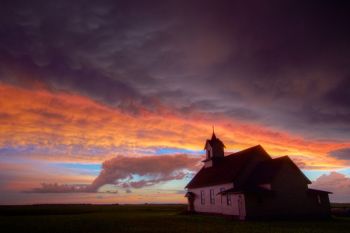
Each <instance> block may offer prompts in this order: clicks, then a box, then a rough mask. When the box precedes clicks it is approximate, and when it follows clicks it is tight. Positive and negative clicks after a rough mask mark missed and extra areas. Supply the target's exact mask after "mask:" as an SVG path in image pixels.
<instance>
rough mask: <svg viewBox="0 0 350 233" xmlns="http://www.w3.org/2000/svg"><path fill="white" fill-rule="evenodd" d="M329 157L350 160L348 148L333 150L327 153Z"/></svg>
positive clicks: (349, 149)
mask: <svg viewBox="0 0 350 233" xmlns="http://www.w3.org/2000/svg"><path fill="white" fill-rule="evenodd" d="M329 155H330V156H332V157H334V158H337V159H341V160H350V148H342V149H338V150H333V151H330V152H329Z"/></svg>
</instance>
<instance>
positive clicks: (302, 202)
mask: <svg viewBox="0 0 350 233" xmlns="http://www.w3.org/2000/svg"><path fill="white" fill-rule="evenodd" d="M224 148H225V145H224V143H223V142H222V141H221V140H220V139H219V138H217V137H216V135H215V133H214V132H213V135H212V137H211V139H210V140H209V139H208V140H207V141H206V143H205V148H204V149H205V151H206V159H205V160H203V161H202V162H203V163H204V164H203V167H202V168H201V169H200V170H199V171H198V173H197V174H196V175H195V176H194V177H193V179H192V180H191V181H190V182H189V183H188V184H187V186H186V187H185V188H186V189H187V193H186V197H187V199H188V210H189V211H191V212H197V213H211V214H223V215H230V216H232V217H234V218H237V219H240V220H245V219H271V218H327V217H329V216H330V202H329V197H328V194H330V192H327V191H322V190H316V189H311V188H308V185H309V184H311V181H310V180H309V179H308V178H307V177H306V176H305V175H304V174H303V172H302V171H301V170H300V169H299V168H298V167H297V165H296V164H295V163H294V162H293V161H292V160H291V159H290V158H289V157H288V156H283V157H279V158H271V156H270V155H269V154H268V153H267V152H266V151H265V150H264V148H263V147H262V146H260V145H257V146H254V147H250V148H248V149H245V150H242V151H239V152H236V153H233V154H230V155H226V156H225V155H224Z"/></svg>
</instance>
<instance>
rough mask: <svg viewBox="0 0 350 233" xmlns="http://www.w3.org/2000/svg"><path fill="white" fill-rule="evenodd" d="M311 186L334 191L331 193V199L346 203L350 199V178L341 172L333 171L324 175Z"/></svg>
mask: <svg viewBox="0 0 350 233" xmlns="http://www.w3.org/2000/svg"><path fill="white" fill-rule="evenodd" d="M311 187H312V188H316V189H321V190H327V191H330V192H333V194H331V195H330V199H331V201H337V202H344V203H345V202H349V201H350V178H349V177H347V176H345V175H343V174H341V173H338V172H331V173H330V174H328V175H322V176H320V177H319V178H317V180H316V181H314V182H313V183H312V184H311Z"/></svg>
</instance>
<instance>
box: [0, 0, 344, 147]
mask: <svg viewBox="0 0 350 233" xmlns="http://www.w3.org/2000/svg"><path fill="white" fill-rule="evenodd" d="M183 4H184V3H183V2H178V1H172V2H170V1H154V2H153V1H152V2H151V3H150V2H147V4H146V3H140V2H136V1H135V2H134V1H127V2H126V1H98V2H96V1H74V2H72V1H59V2H48V1H39V4H38V3H37V2H36V3H32V2H31V3H30V4H29V3H27V2H24V1H4V4H3V5H2V8H1V10H0V11H1V12H0V13H1V14H0V15H1V16H0V34H1V35H2V36H1V37H0V54H1V55H0V61H1V64H2V65H0V73H1V80H3V81H5V82H10V83H13V84H17V85H19V84H21V85H24V86H29V85H28V83H33V82H34V83H38V82H39V83H44V84H45V85H46V86H47V87H48V88H50V89H51V90H53V91H57V90H59V91H70V92H77V93H79V94H82V95H85V96H89V97H91V98H93V99H95V100H98V101H101V102H103V103H106V104H109V105H112V106H116V107H119V108H122V109H125V110H126V111H130V112H132V113H137V110H136V109H137V107H135V106H138V105H143V106H145V107H146V108H148V109H150V110H152V111H157V109H158V108H157V106H158V105H159V104H165V105H168V106H171V107H172V108H173V109H174V111H175V112H179V114H183V113H186V114H190V113H191V112H193V111H202V112H204V113H206V115H207V116H208V117H212V118H215V116H216V115H217V114H218V113H219V114H226V115H227V116H229V117H231V118H235V119H239V120H242V119H243V120H248V121H252V122H258V123H261V124H265V125H268V126H270V127H274V128H278V129H285V130H288V131H291V132H294V133H303V135H305V136H307V137H312V138H325V137H327V138H329V137H332V138H334V139H342V140H346V139H349V134H348V132H349V130H350V122H349V119H350V108H349V106H350V105H349V104H348V103H349V101H350V99H349V92H348V89H349V88H348V87H349V80H350V79H349V74H350V69H349V63H350V56H349V54H350V48H349V46H348V41H349V40H350V29H349V27H348V25H347V22H348V21H349V14H348V11H349V9H350V7H349V3H347V2H340V1H338V2H329V1H318V2H313V1H308V2H305V1H272V0H271V1H264V2H261V1H244V2H242V1H220V2H214V1H200V4H199V1H186V5H183ZM62 12H64V14H63V13H62ZM14 69H15V70H22V71H23V72H25V73H29V74H31V75H25V76H23V75H13V72H11V71H12V70H14ZM24 77H25V78H24ZM28 79H29V80H28Z"/></svg>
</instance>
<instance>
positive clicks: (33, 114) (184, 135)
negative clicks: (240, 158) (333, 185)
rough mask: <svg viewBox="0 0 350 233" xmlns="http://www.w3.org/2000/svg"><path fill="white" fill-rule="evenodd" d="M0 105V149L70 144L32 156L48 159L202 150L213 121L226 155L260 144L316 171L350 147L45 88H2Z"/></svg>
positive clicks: (95, 158) (334, 164) (195, 114)
mask: <svg viewBox="0 0 350 233" xmlns="http://www.w3.org/2000/svg"><path fill="white" fill-rule="evenodd" d="M131 104H132V103H131ZM0 106H1V110H0V116H1V118H0V132H1V134H0V147H6V146H12V147H16V146H25V145H35V146H37V147H42V148H47V149H48V150H50V149H52V151H54V148H55V147H58V146H60V145H66V146H67V148H68V149H67V151H66V152H65V154H64V155H62V154H60V155H57V156H55V155H54V154H52V153H51V154H50V156H47V155H45V154H32V155H31V156H33V157H35V158H40V159H45V160H55V161H84V162H92V161H103V160H105V159H108V158H111V157H113V156H115V154H113V153H112V152H111V153H106V154H103V155H98V156H94V155H89V154H77V153H75V152H74V145H82V146H84V147H87V148H88V147H101V148H107V149H108V148H111V147H113V148H121V151H122V152H121V154H123V155H125V156H138V155H139V153H138V149H139V148H143V149H144V150H147V149H150V150H151V149H152V148H157V147H160V148H164V147H171V148H186V149H193V150H201V149H203V143H204V141H205V139H206V138H207V137H209V136H210V135H209V134H210V130H211V125H212V124H213V123H215V129H216V131H217V134H218V136H219V137H220V138H221V139H222V140H223V141H224V142H225V144H226V147H227V150H228V151H230V150H231V151H234V150H239V149H244V148H245V147H248V146H253V145H256V144H261V145H263V146H264V147H265V148H266V150H267V151H268V152H269V153H271V154H272V155H273V156H277V155H285V154H287V155H292V157H295V158H300V159H302V160H303V161H304V162H305V161H306V162H307V163H308V164H307V165H309V166H310V164H311V165H312V166H314V167H315V168H317V167H328V168H337V167H343V166H345V164H344V161H339V160H337V159H335V158H332V157H329V156H328V155H327V153H328V152H329V151H332V150H336V149H338V148H344V147H347V146H350V143H349V142H338V141H313V140H306V139H304V138H302V137H301V136H296V135H291V134H289V133H287V132H281V131H278V132H277V131H276V130H273V129H270V128H267V127H263V126H261V125H254V124H249V123H246V122H245V123H242V122H239V121H235V122H234V121H232V120H231V119H228V118H226V117H225V116H220V115H216V116H215V118H213V116H206V115H203V113H200V112H193V113H190V114H189V115H187V116H184V115H181V114H179V113H177V112H174V111H173V110H172V109H171V108H169V107H166V106H162V105H161V104H159V108H158V109H157V110H156V111H154V112H151V111H149V110H146V109H144V108H142V106H137V108H138V111H137V114H132V113H129V112H126V111H123V110H122V109H118V108H112V107H110V106H106V105H103V104H101V103H98V102H95V101H93V100H91V99H88V98H87V97H82V96H78V95H75V94H71V93H65V92H50V91H48V90H46V89H43V88H38V89H34V90H27V89H24V88H19V87H14V86H10V85H5V84H1V85H0ZM69 148H72V149H69Z"/></svg>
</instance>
